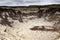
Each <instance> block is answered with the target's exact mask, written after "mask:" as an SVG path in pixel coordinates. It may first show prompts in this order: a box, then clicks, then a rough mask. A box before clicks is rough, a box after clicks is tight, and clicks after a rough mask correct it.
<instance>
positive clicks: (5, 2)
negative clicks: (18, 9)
mask: <svg viewBox="0 0 60 40" xmlns="http://www.w3.org/2000/svg"><path fill="white" fill-rule="evenodd" d="M47 4H60V0H0V6H24V5H47Z"/></svg>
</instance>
